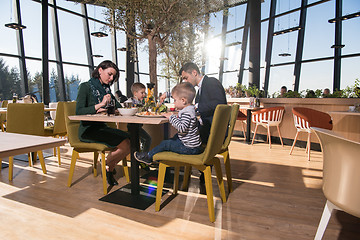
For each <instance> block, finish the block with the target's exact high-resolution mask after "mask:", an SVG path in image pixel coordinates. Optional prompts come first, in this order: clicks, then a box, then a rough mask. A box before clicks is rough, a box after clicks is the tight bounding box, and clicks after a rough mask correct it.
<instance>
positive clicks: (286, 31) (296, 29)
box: [273, 27, 301, 36]
mask: <svg viewBox="0 0 360 240" xmlns="http://www.w3.org/2000/svg"><path fill="white" fill-rule="evenodd" d="M300 29H301V27H293V28H288V29H283V30H281V31H277V32H274V34H273V35H274V36H277V35H280V34H284V33H289V32H293V31H298V30H300Z"/></svg>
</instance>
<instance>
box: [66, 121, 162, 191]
mask: <svg viewBox="0 0 360 240" xmlns="http://www.w3.org/2000/svg"><path fill="white" fill-rule="evenodd" d="M69 119H70V120H72V121H95V122H114V123H128V130H129V133H130V143H131V155H130V157H131V176H130V179H131V183H130V185H131V194H132V195H139V194H140V176H139V163H138V161H136V159H135V157H134V152H135V151H139V148H140V147H139V145H140V144H139V129H140V127H141V125H142V124H151V125H160V124H166V123H168V122H169V120H168V119H167V118H165V117H162V116H121V115H118V116H115V115H110V116H108V115H104V114H94V115H74V116H69ZM166 129H167V128H166V127H164V130H165V131H166ZM166 134H167V133H164V136H165V135H166Z"/></svg>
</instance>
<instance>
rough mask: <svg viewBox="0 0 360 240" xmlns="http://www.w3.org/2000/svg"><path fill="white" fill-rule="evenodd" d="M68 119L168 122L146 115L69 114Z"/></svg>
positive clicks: (145, 122)
mask: <svg viewBox="0 0 360 240" xmlns="http://www.w3.org/2000/svg"><path fill="white" fill-rule="evenodd" d="M69 119H70V120H73V121H74V120H75V121H95V122H117V123H137V124H155V125H157V124H163V123H167V122H169V120H168V119H167V118H165V117H146V116H141V117H139V116H120V115H118V116H114V115H110V116H108V115H104V114H94V115H74V116H69Z"/></svg>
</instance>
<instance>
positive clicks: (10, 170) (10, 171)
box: [9, 157, 14, 181]
mask: <svg viewBox="0 0 360 240" xmlns="http://www.w3.org/2000/svg"><path fill="white" fill-rule="evenodd" d="M13 169H14V157H9V181H12V180H13Z"/></svg>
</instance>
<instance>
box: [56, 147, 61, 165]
mask: <svg viewBox="0 0 360 240" xmlns="http://www.w3.org/2000/svg"><path fill="white" fill-rule="evenodd" d="M57 157H58V164H59V166H61V159H60V147H57Z"/></svg>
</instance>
